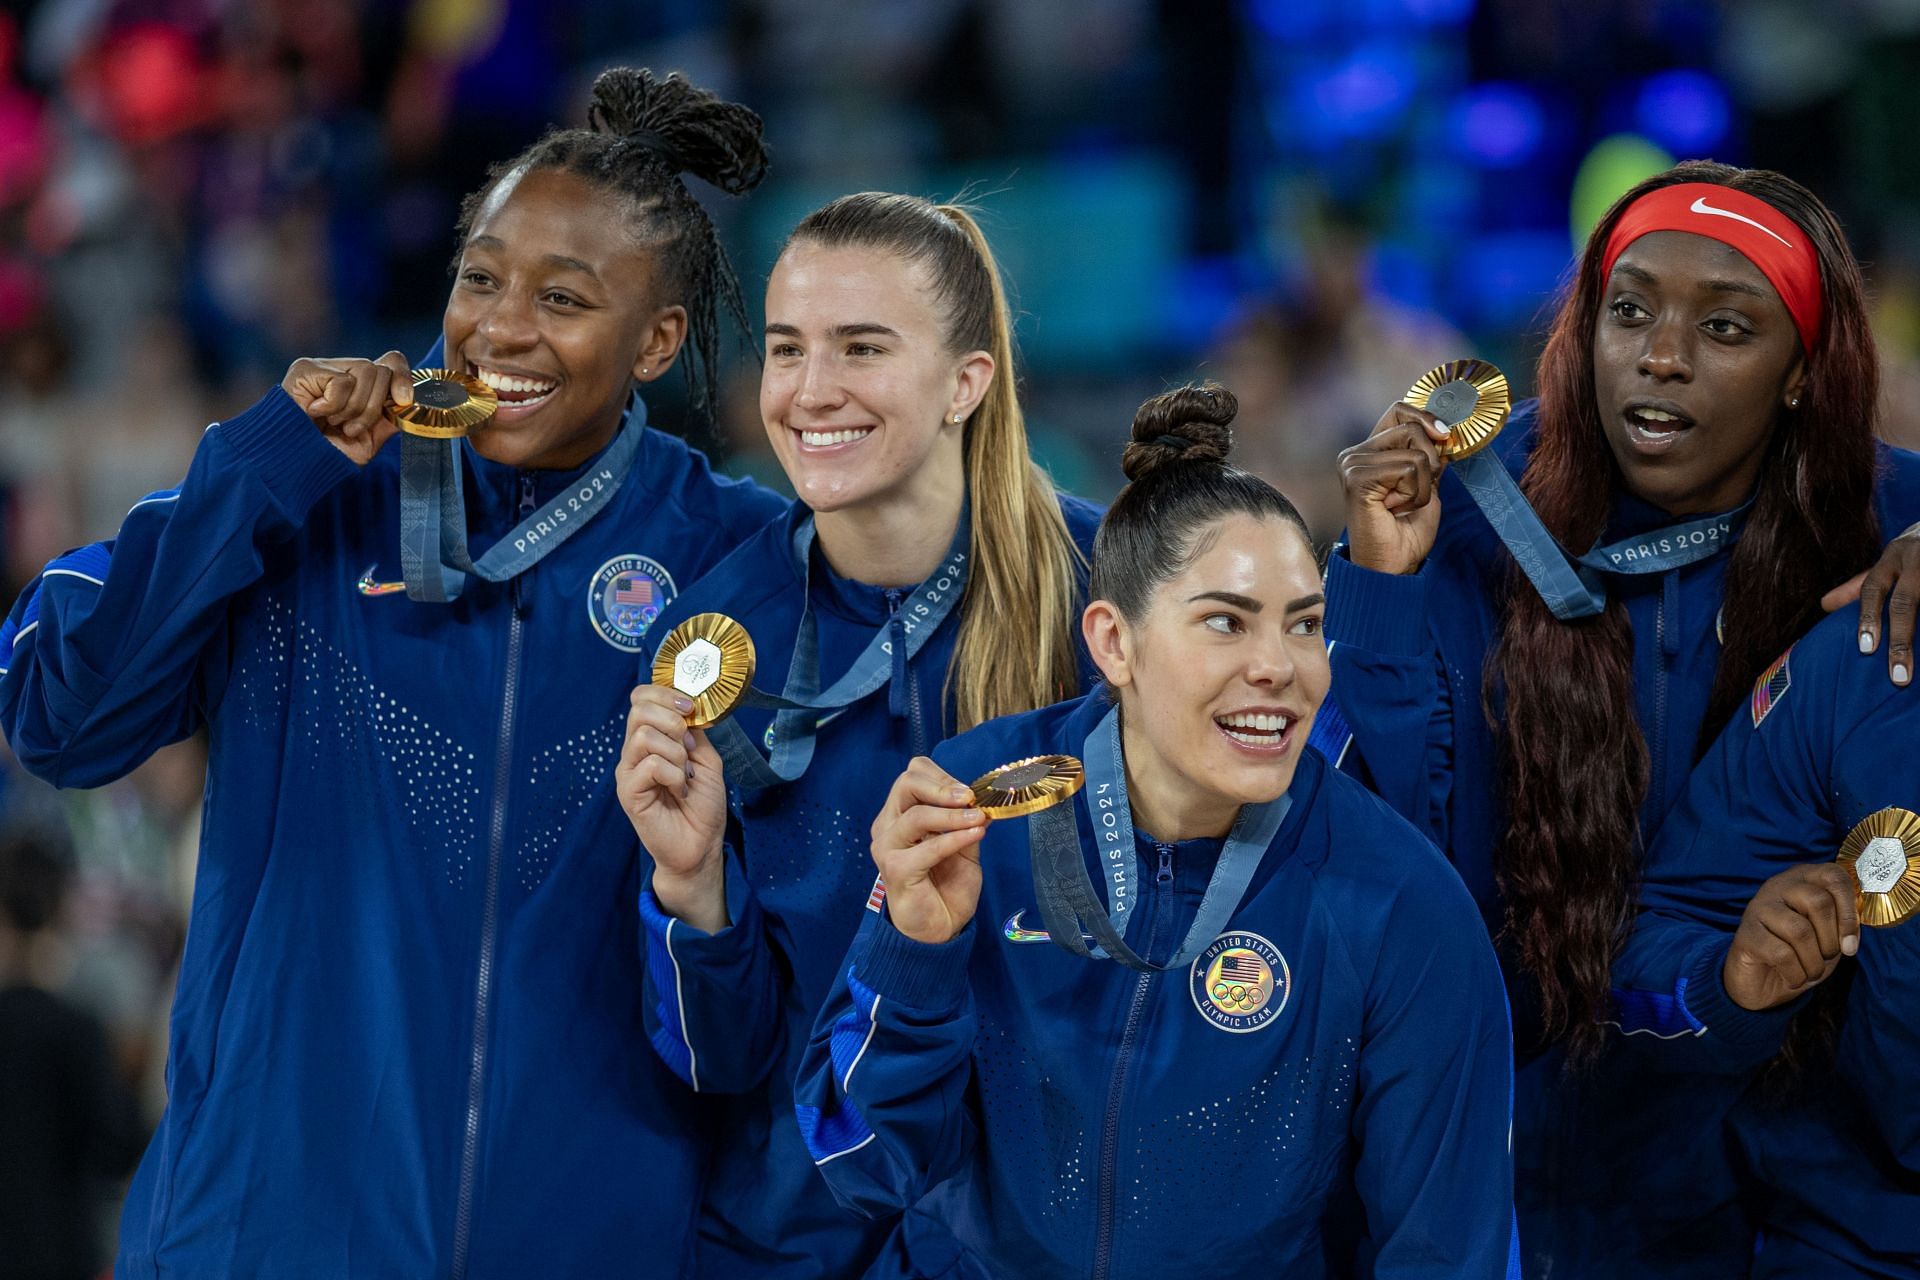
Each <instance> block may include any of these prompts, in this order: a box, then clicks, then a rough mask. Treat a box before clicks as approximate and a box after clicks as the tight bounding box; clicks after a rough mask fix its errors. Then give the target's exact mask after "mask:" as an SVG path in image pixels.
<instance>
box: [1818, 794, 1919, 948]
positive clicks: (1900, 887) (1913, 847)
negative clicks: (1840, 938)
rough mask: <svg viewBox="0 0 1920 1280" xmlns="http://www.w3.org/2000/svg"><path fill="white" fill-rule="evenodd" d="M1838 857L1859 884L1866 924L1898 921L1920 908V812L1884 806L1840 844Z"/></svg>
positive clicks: (1859, 907) (1859, 900)
mask: <svg viewBox="0 0 1920 1280" xmlns="http://www.w3.org/2000/svg"><path fill="white" fill-rule="evenodd" d="M1838 861H1839V863H1840V865H1841V866H1843V867H1845V868H1846V869H1847V870H1848V871H1850V872H1851V873H1852V874H1853V881H1854V884H1855V885H1856V886H1858V891H1857V893H1856V895H1855V897H1854V907H1855V909H1856V910H1857V911H1858V912H1859V914H1860V923H1861V924H1864V925H1874V926H1884V925H1895V924H1899V923H1900V922H1902V921H1903V920H1906V919H1907V918H1908V917H1909V916H1911V915H1913V914H1914V912H1915V911H1916V910H1920V814H1916V813H1913V812H1911V811H1910V810H1907V809H1891V808H1890V809H1882V810H1880V812H1878V813H1870V814H1868V815H1867V816H1866V817H1865V818H1862V819H1861V820H1860V822H1859V823H1858V825H1856V826H1855V827H1854V829H1853V830H1851V831H1849V832H1847V838H1846V840H1844V841H1843V842H1842V843H1841V845H1840V856H1839V858H1838Z"/></svg>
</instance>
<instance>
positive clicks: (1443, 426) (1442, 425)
mask: <svg viewBox="0 0 1920 1280" xmlns="http://www.w3.org/2000/svg"><path fill="white" fill-rule="evenodd" d="M1433 425H1434V427H1435V428H1436V429H1437V430H1438V431H1439V432H1440V434H1441V435H1443V436H1450V435H1452V434H1453V424H1452V423H1451V422H1442V421H1440V420H1439V419H1438V418H1435V419H1434V420H1433Z"/></svg>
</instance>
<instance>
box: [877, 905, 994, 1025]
mask: <svg viewBox="0 0 1920 1280" xmlns="http://www.w3.org/2000/svg"><path fill="white" fill-rule="evenodd" d="M973 939H974V928H973V922H972V921H971V920H969V921H968V922H967V927H966V928H964V929H962V930H961V931H960V932H959V933H957V934H955V935H954V936H953V937H952V938H950V939H949V940H947V941H946V942H940V943H926V942H915V941H914V940H913V939H912V938H909V937H908V936H907V935H906V934H904V933H901V932H900V931H899V930H898V929H896V928H894V927H893V920H892V919H891V918H890V917H889V916H888V915H887V914H886V912H884V911H882V912H881V913H880V919H879V921H878V922H877V924H876V926H875V927H874V928H873V929H871V930H869V931H868V932H867V934H866V935H865V937H864V939H863V940H860V941H857V942H856V943H855V947H856V951H855V954H854V956H853V966H852V967H853V972H854V975H855V976H856V977H858V978H859V979H860V984H861V985H862V986H864V987H866V988H868V989H869V990H871V991H873V992H874V994H876V995H879V996H884V997H885V998H887V999H889V1000H892V1001H894V1002H896V1003H898V1004H903V1005H906V1006H907V1007H908V1008H910V1009H922V1010H926V1011H928V1012H944V1011H946V1010H950V1009H957V1008H959V1006H960V1002H961V1001H962V1000H963V999H964V998H965V997H966V994H967V960H968V958H969V957H970V956H971V955H972V954H973Z"/></svg>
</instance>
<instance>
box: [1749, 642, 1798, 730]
mask: <svg viewBox="0 0 1920 1280" xmlns="http://www.w3.org/2000/svg"><path fill="white" fill-rule="evenodd" d="M1792 656H1793V650H1792V648H1791V647H1789V648H1788V650H1787V651H1786V652H1785V653H1783V654H1781V655H1780V660H1779V661H1778V662H1776V663H1774V664H1773V665H1772V666H1770V667H1768V668H1767V669H1766V670H1765V671H1762V672H1761V673H1760V678H1759V679H1758V680H1755V681H1754V682H1753V727H1754V728H1756V729H1758V728H1759V727H1760V722H1761V721H1762V720H1765V719H1766V718H1767V713H1768V712H1769V711H1772V710H1773V708H1774V705H1775V704H1776V703H1778V702H1779V701H1780V699H1782V698H1784V697H1786V696H1787V689H1788V687H1789V686H1790V685H1792V684H1793V673H1792V671H1791V670H1790V669H1789V668H1788V666H1787V659H1788V658H1791V657H1792Z"/></svg>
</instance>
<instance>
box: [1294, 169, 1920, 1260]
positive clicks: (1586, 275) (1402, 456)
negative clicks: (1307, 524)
mask: <svg viewBox="0 0 1920 1280" xmlns="http://www.w3.org/2000/svg"><path fill="white" fill-rule="evenodd" d="M1877 369H1878V363H1877V360H1876V357H1875V352H1874V346H1873V339H1872V336H1871V334H1870V333H1869V331H1868V327H1867V317H1866V308H1865V304H1864V300H1863V289H1862V285H1861V279H1860V270H1859V266H1858V264H1857V263H1856V262H1855V261H1854V258H1853V255H1852V253H1851V251H1850V250H1849V249H1848V247H1847V243H1846V240H1845V237H1844V235H1843V234H1842V232H1841V230H1840V228H1839V225H1838V224H1837V223H1836V222H1835V220H1834V218H1833V216H1832V214H1831V213H1829V212H1828V211H1827V209H1826V208H1825V206H1824V205H1822V204H1821V203H1820V201H1819V200H1818V199H1817V198H1816V197H1815V196H1813V195H1812V194H1811V193H1810V192H1808V191H1807V190H1806V189H1805V188H1803V187H1801V186H1799V185H1798V184H1797V183H1794V182H1792V181H1790V180H1789V179H1786V178H1784V177H1781V176H1780V175H1778V174H1774V173H1768V172H1764V171H1758V170H1740V169H1734V168H1730V167H1728V166H1725V165H1719V164H1712V163H1706V162H1693V163H1687V164H1682V165H1679V166H1677V167H1676V168H1674V169H1671V170H1669V171H1667V172H1666V173H1662V174H1660V175H1658V176H1656V177H1653V178H1650V179H1648V180H1647V181H1646V182H1643V183H1641V184H1640V185H1639V186H1638V187H1636V188H1635V189H1633V190H1632V191H1630V192H1628V193H1627V194H1626V195H1625V196H1623V197H1622V198H1621V199H1620V201H1619V202H1618V203H1616V204H1615V205H1614V206H1613V208H1612V209H1611V210H1609V211H1608V213H1607V215H1606V217H1604V218H1603V219H1602V220H1601V222H1600V225H1599V226H1598V227H1597V228H1595V230H1594V232H1593V235H1592V236H1591V237H1590V238H1589V239H1588V242H1587V245H1586V248H1585V250H1584V252H1583V253H1582V254H1581V257H1580V262H1579V273H1578V276H1577V278H1576V279H1575V280H1574V282H1573V286H1572V288H1571V289H1570V290H1569V292H1568V294H1567V296H1566V298H1565V299H1564V301H1563V302H1562V304H1561V306H1560V309H1559V312H1558V315H1557V316H1556V318H1555V321H1554V325H1553V329H1552V332H1551V333H1550V335H1549V337H1548V340H1547V345H1546V350H1545V352H1544V353H1543V355H1542V357H1541V360H1540V366H1539V370H1538V384H1539V392H1540V395H1539V399H1538V400H1537V401H1535V402H1532V403H1530V404H1525V405H1522V406H1520V407H1519V408H1518V409H1517V410H1516V412H1515V413H1514V415H1513V418H1512V420H1511V421H1510V422H1509V424H1508V426H1507V429H1506V431H1505V432H1504V433H1503V434H1502V435H1501V437H1500V438H1499V440H1498V441H1497V442H1496V443H1495V444H1494V445H1493V446H1492V448H1493V451H1494V452H1495V453H1496V455H1497V456H1498V458H1499V460H1500V461H1501V462H1502V463H1504V464H1505V466H1506V467H1507V469H1508V470H1509V471H1510V472H1511V473H1512V474H1514V475H1515V476H1517V477H1518V479H1519V484H1520V488H1521V490H1522V491H1523V492H1524V493H1525V495H1526V497H1527V498H1528V499H1529V501H1530V502H1531V504H1532V506H1533V508H1534V509H1535V510H1536V511H1537V512H1538V513H1539V516H1540V520H1541V522H1542V523H1543V524H1544V525H1545V528H1546V530H1547V531H1548V532H1549V533H1551V535H1552V539H1553V541H1555V542H1557V543H1558V544H1559V547H1558V548H1557V549H1556V548H1554V547H1551V546H1545V547H1542V546H1538V545H1535V546H1532V547H1524V546H1523V547H1522V553H1523V554H1522V558H1521V561H1520V562H1516V560H1515V558H1514V557H1513V556H1512V555H1510V554H1509V553H1508V551H1507V550H1506V546H1505V545H1504V544H1503V534H1502V532H1501V531H1500V530H1497V529H1496V527H1495V525H1494V524H1493V523H1491V522H1490V521H1489V520H1488V518H1487V517H1486V516H1485V515H1484V514H1483V513H1482V511H1481V510H1480V509H1479V508H1478V507H1477V506H1476V504H1475V502H1474V500H1473V499H1472V498H1471V497H1470V495H1469V492H1468V490H1467V489H1466V488H1465V487H1464V486H1463V485H1462V483H1461V479H1460V477H1459V476H1458V475H1457V474H1455V473H1454V472H1452V471H1448V470H1447V469H1446V468H1445V466H1444V463H1443V462H1442V459H1441V457H1440V455H1439V452H1438V449H1437V442H1442V441H1445V440H1446V439H1447V436H1448V431H1447V429H1446V428H1445V427H1443V426H1442V425H1441V424H1440V423H1439V421H1438V420H1437V419H1436V418H1434V417H1433V416H1432V415H1431V414H1428V413H1426V412H1423V411H1421V410H1418V409H1415V408H1413V407H1411V406H1409V405H1406V404H1399V405H1395V406H1394V407H1393V408H1391V409H1389V410H1388V411H1387V413H1386V414H1385V416H1384V417H1382V419H1381V421H1380V424H1379V426H1378V427H1376V428H1375V431H1374V434H1373V436H1372V437H1371V438H1370V439H1368V440H1367V441H1366V442H1364V443H1363V444H1360V445H1356V446H1355V447H1353V448H1351V449H1349V450H1347V451H1346V452H1345V453H1343V454H1342V455H1341V460H1340V466H1341V474H1342V478H1343V481H1344V483H1345V486H1346V495H1347V522H1348V528H1349V538H1350V541H1349V543H1348V545H1347V546H1346V547H1344V548H1340V549H1337V550H1336V553H1335V555H1334V556H1333V557H1332V560H1331V562H1330V564H1329V567H1328V580H1327V596H1328V600H1329V609H1328V614H1327V625H1326V632H1327V636H1328V638H1329V640H1330V641H1331V642H1332V644H1333V670H1334V680H1333V693H1334V700H1335V701H1337V703H1338V704H1339V707H1340V709H1341V710H1342V711H1343V712H1344V716H1345V719H1346V721H1347V722H1348V723H1349V724H1350V725H1351V726H1352V739H1351V742H1350V743H1346V744H1339V745H1340V746H1341V747H1342V748H1343V749H1344V757H1343V764H1344V766H1345V767H1346V768H1348V769H1349V770H1350V771H1353V772H1357V773H1360V774H1362V775H1364V776H1365V777H1367V779H1368V780H1369V781H1370V782H1371V783H1372V785H1374V786H1375V788H1376V789H1377V790H1379V791H1380V793H1381V794H1382V795H1383V796H1385V797H1386V798H1387V799H1388V800H1389V801H1390V802H1391V803H1393V804H1394V805H1395V807H1397V808H1399V809H1400V810H1401V812H1403V813H1404V814H1406V816H1408V817H1410V818H1412V819H1413V820H1414V821H1415V822H1416V823H1417V824H1420V825H1421V826H1423V828H1424V829H1425V830H1427V831H1428V832H1429V833H1430V834H1431V835H1432V836H1433V837H1434V839H1435V840H1436V842H1437V843H1438V844H1440V846H1441V847H1442V848H1443V849H1445V850H1446V851H1447V852H1448V854H1449V856H1450V857H1451V858H1452V859H1453V861H1454V864H1455V866H1456V867H1458V869H1459V870H1460V873H1461V875H1462V876H1463V877H1464V878H1465V880H1466V882H1467V886H1468V888H1469V889H1470V890H1471V891H1472V893H1473V894H1474V896H1475V898H1476V899H1477V900H1478V901H1479V903H1480V904H1481V907H1482V910H1483V912H1484V914H1485V916H1486V919H1487V922H1488V925H1489V927H1490V928H1491V929H1493V931H1494V932H1495V934H1496V935H1497V937H1498V939H1499V942H1500V945H1501V951H1502V958H1503V962H1504V963H1505V965H1506V968H1507V972H1508V976H1509V987H1510V994H1511V997H1512V1000H1513V1004H1514V1022H1515V1050H1516V1076H1515V1086H1516V1088H1515V1115H1514V1125H1515V1134H1514V1143H1515V1177H1516V1183H1517V1186H1516V1197H1517V1201H1518V1208H1519V1213H1520V1235H1521V1247H1522V1250H1523V1253H1524V1254H1525V1257H1526V1260H1527V1271H1528V1273H1529V1274H1535V1273H1538V1274H1541V1275H1545V1274H1548V1273H1549V1272H1550V1273H1551V1275H1552V1276H1553V1277H1554V1280H1567V1278H1569V1277H1588V1276H1592V1277H1614V1276H1623V1275H1633V1276H1656V1277H1693V1276H1700V1277H1714V1278H1715V1280H1719V1278H1720V1277H1725V1276H1731V1275H1744V1274H1746V1266H1747V1261H1748V1259H1749V1258H1750V1257H1751V1254H1752V1247H1753V1229H1752V1226H1751V1222H1750V1219H1749V1216H1748V1213H1747V1209H1746V1206H1744V1205H1743V1203H1742V1197H1741V1194H1740V1186H1739V1183H1738V1180H1737V1178H1736V1174H1735V1171H1734V1169H1733V1167H1732V1164H1731V1162H1730V1161H1729V1159H1728V1158H1727V1156H1726V1154H1725V1147H1724V1145H1723V1141H1722V1134H1721V1119H1722V1117H1723V1115H1724V1113H1725V1111H1726V1110H1727V1107H1728V1106H1729V1105H1730V1104H1731V1101H1732V1098H1731V1097H1730V1096H1729V1094H1730V1091H1731V1086H1729V1085H1728V1084H1726V1083H1724V1082H1720V1081H1716V1080H1711V1079H1707V1078H1704V1077H1699V1076H1687V1075H1681V1074H1674V1073H1673V1072H1672V1062H1671V1060H1670V1057H1669V1056H1667V1055H1659V1054H1657V1053H1654V1052H1650V1051H1649V1050H1650V1049H1654V1048H1657V1047H1658V1046H1645V1045H1643V1044H1642V1043H1641V1040H1642V1038H1640V1037H1635V1038H1634V1039H1633V1040H1631V1041H1625V1042H1614V1043H1609V1042H1608V1038H1607V1037H1608V1035H1609V1030H1608V1025H1607V1024H1609V1023H1610V1022H1614V1021H1616V1020H1617V1016H1616V1013H1615V1011H1614V1005H1613V997H1612V994H1611V991H1610V982H1609V965H1610V962H1611V960H1612V957H1613V956H1614V954H1615V952H1616V949H1617V947H1618V944H1619V942H1620V939H1621V937H1622V936H1623V934H1624V932H1625V930H1626V929H1627V927H1628V925H1629V923H1630V922H1631V920H1632V917H1633V903H1634V889H1635V883H1636V880H1637V879H1638V875H1639V871H1640V867H1641V858H1642V856H1643V853H1644V849H1645V847H1646V845H1647V843H1648V842H1650V840H1651V838H1652V836H1653V835H1654V833H1655V832H1656V831H1657V830H1658V828H1659V825H1660V822H1661V819H1662V818H1663V817H1664V816H1665V814H1666V813H1667V811H1668V809H1669V807H1670V806H1671V805H1672V804H1673V802H1674V801H1675V800H1676V799H1677V798H1678V797H1679V795H1680V793H1681V791H1682V789H1683V787H1684V784H1685V781H1686V778H1687V776H1688V774H1689V772H1690V771H1691V769H1692V767H1693V764H1694V762H1695V760H1696V759H1697V758H1698V757H1699V754H1700V753H1701V751H1702V750H1703V749H1704V746H1705V744H1707V743H1709V742H1711V741H1712V740H1713V739H1714V737H1715V735H1717V734H1718V733H1719V731H1720V729H1721V728H1722V727H1723V726H1725V725H1726V724H1727V723H1728V720H1729V718H1730V717H1731V716H1732V715H1734V714H1747V708H1748V706H1749V702H1750V694H1751V692H1752V689H1753V686H1754V683H1755V680H1756V679H1757V678H1759V677H1761V676H1762V674H1763V672H1765V670H1766V668H1767V666H1768V664H1769V663H1771V662H1772V661H1773V660H1774V659H1775V658H1777V657H1778V656H1779V655H1780V653H1781V652H1783V651H1784V650H1785V649H1786V648H1787V646H1788V645H1789V644H1790V643H1791V642H1792V641H1793V639H1794V638H1795V637H1796V636H1798V635H1799V634H1800V633H1801V632H1802V631H1804V630H1805V629H1806V628H1807V627H1808V626H1809V625H1811V624H1812V623H1813V622H1814V621H1815V620H1816V619H1817V618H1818V617H1819V616H1820V615H1821V612H1822V593H1823V592H1825V593H1827V601H1826V602H1827V603H1828V604H1829V605H1834V606H1837V605H1838V604H1839V603H1840V602H1841V601H1842V600H1844V599H1845V598H1847V597H1848V594H1849V591H1850V590H1851V589H1852V588H1854V587H1855V586H1856V585H1857V584H1858V583H1859V582H1860V581H1861V579H1855V581H1854V582H1852V583H1848V584H1846V587H1845V588H1843V589H1840V590H1830V589H1833V588H1835V584H1836V583H1839V582H1840V581H1841V580H1842V579H1845V578H1847V577H1848V575H1850V574H1858V573H1860V572H1861V571H1863V570H1867V569H1868V567H1869V566H1874V568H1873V569H1872V571H1871V572H1870V573H1867V574H1866V575H1865V578H1864V582H1865V587H1864V590H1863V594H1862V601H1861V610H1860V614H1859V647H1860V649H1861V650H1862V651H1863V653H1864V652H1871V651H1873V650H1875V649H1877V648H1879V647H1880V643H1881V640H1882V632H1883V628H1882V619H1881V602H1882V601H1883V600H1886V599H1889V598H1891V600H1892V601H1893V602H1894V605H1895V607H1894V608H1893V610H1892V613H1893V615H1894V616H1893V617H1892V618H1891V619H1890V620H1889V622H1888V625H1887V626H1886V627H1885V628H1884V630H1885V640H1886V642H1887V648H1888V658H1887V661H1888V664H1889V667H1890V674H1891V677H1892V679H1893V681H1894V683H1896V684H1902V685H1903V684H1906V683H1907V682H1908V681H1909V679H1910V678H1911V668H1912V661H1913V659H1912V653H1911V641H1912V631H1913V618H1912V614H1911V609H1912V603H1913V598H1914V596H1915V594H1916V589H1920V537H1911V536H1908V537H1901V538H1899V539H1898V540H1897V541H1895V542H1894V543H1893V544H1892V545H1891V546H1889V547H1887V549H1886V550H1885V551H1884V553H1883V552H1882V547H1883V545H1885V540H1886V539H1887V538H1888V537H1891V536H1892V535H1894V534H1897V533H1899V532H1900V531H1901V530H1907V531H1908V532H1909V533H1913V532H1915V530H1914V529H1913V526H1914V525H1915V522H1916V520H1920V456H1916V455H1913V454H1908V453H1904V452H1902V451H1899V450H1894V449H1889V448H1887V447H1885V446H1884V445H1878V444H1876V443H1875V440H1874V422H1875V415H1876V399H1877V393H1878V376H1877ZM1502 523H1503V525H1504V524H1505V523H1506V522H1505V521H1503V522H1502ZM1505 536H1506V537H1508V538H1512V537H1514V536H1515V535H1514V534H1513V533H1512V532H1511V531H1508V532H1507V533H1506V535H1505ZM1589 548H1592V549H1596V550H1598V551H1600V552H1602V553H1603V554H1600V555H1594V554H1591V553H1589V550H1588V549H1589ZM1532 551H1538V552H1540V553H1542V554H1543V555H1549V556H1564V555H1565V554H1566V553H1573V554H1575V555H1581V559H1582V560H1583V561H1584V562H1585V564H1584V566H1583V567H1584V568H1585V573H1584V575H1583V576H1584V578H1585V580H1586V583H1587V585H1588V586H1589V587H1590V589H1591V590H1592V591H1593V593H1594V600H1593V602H1592V610H1597V612H1594V616H1589V617H1584V618H1576V619H1575V620H1563V619H1564V618H1566V617H1567V616H1568V615H1570V614H1577V613H1578V612H1580V611H1579V610H1568V609H1563V608H1562V607H1561V606H1562V604H1563V602H1562V601H1558V600H1552V599H1548V598H1543V596H1542V594H1541V593H1540V591H1538V590H1536V588H1535V587H1534V586H1533V585H1532V583H1531V581H1530V579H1529V578H1528V577H1527V576H1525V575H1524V574H1523V573H1522V571H1521V569H1520V568H1519V567H1517V564H1518V563H1524V562H1525V561H1526V560H1527V559H1529V558H1530V553H1531V552H1532ZM1582 553H1587V554H1582ZM1876 557H1878V558H1879V563H1878V565H1877V566H1875V565H1874V562H1875V559H1876ZM1556 615H1559V616H1556ZM1860 661H1862V662H1869V661H1874V659H1869V658H1866V657H1861V658H1860ZM1902 696H1906V695H1904V694H1903V695H1902ZM1916 696H1920V695H1916ZM1725 998H1726V996H1725V992H1724V991H1722V990H1719V989H1717V984H1716V989H1713V990H1708V991H1699V992H1690V993H1689V994H1688V1000H1689V1002H1690V1003H1691V1002H1699V1003H1700V1004H1701V1005H1702V1006H1703V1007H1706V1006H1708V1005H1711V1003H1712V1002H1714V1001H1724V1000H1725ZM1603 1049H1604V1050H1605V1052H1602V1050H1603Z"/></svg>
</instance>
